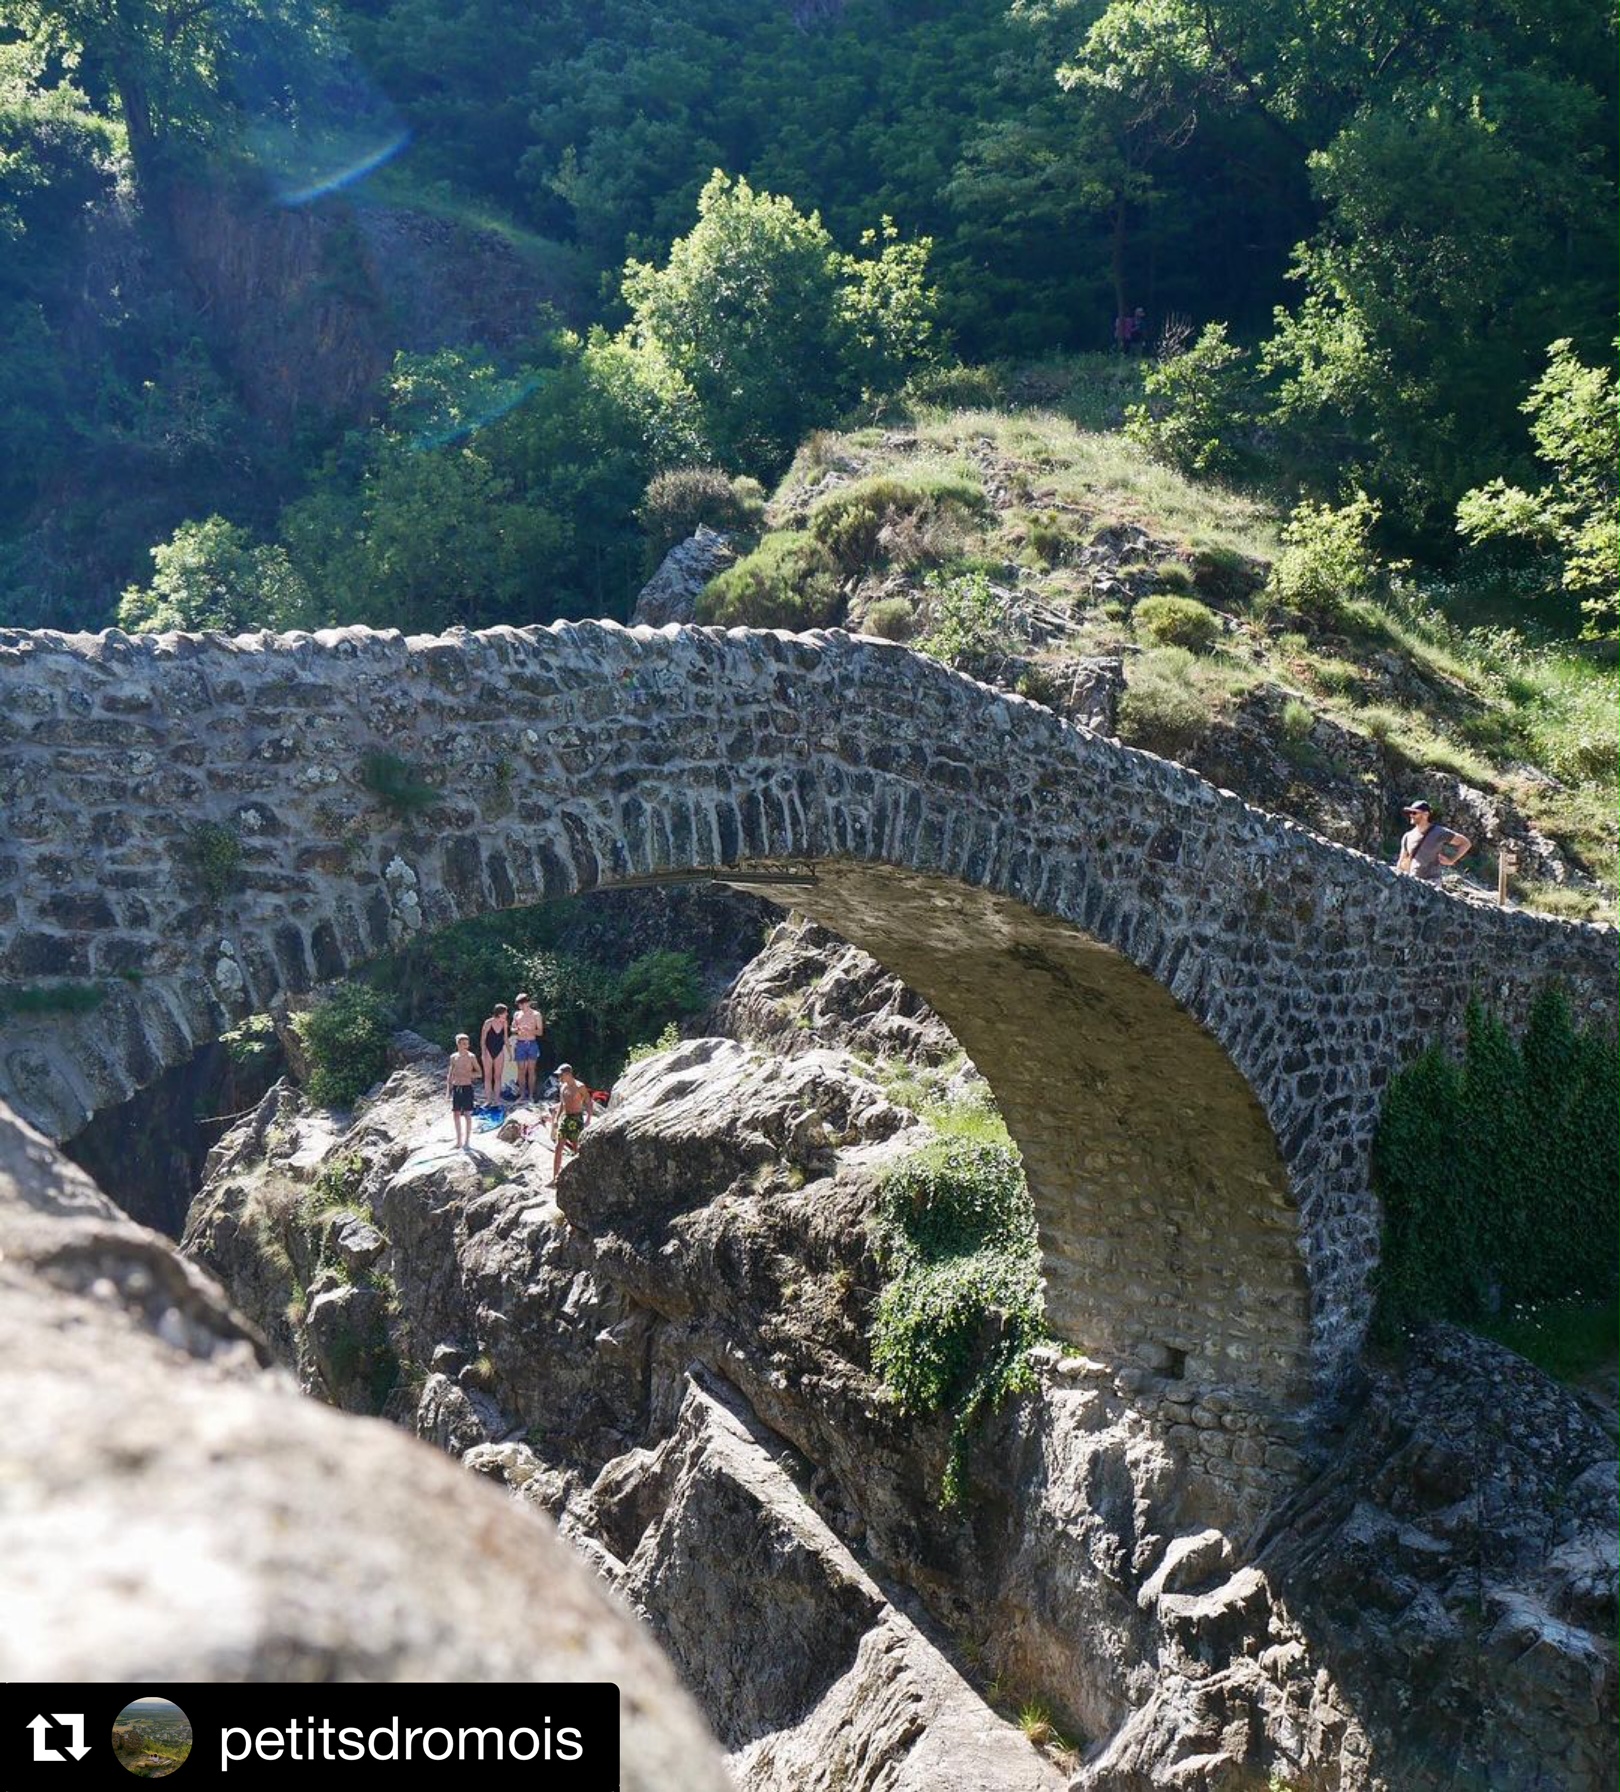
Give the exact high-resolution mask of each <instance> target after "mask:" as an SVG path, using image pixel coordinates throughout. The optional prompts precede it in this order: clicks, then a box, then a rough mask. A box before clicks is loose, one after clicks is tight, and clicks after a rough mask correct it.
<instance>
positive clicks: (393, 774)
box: [360, 751, 440, 820]
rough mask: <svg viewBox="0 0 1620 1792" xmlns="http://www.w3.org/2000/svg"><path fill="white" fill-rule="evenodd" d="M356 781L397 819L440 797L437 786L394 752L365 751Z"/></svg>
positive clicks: (431, 803) (429, 806)
mask: <svg viewBox="0 0 1620 1792" xmlns="http://www.w3.org/2000/svg"><path fill="white" fill-rule="evenodd" d="M360 782H361V784H362V786H363V787H364V788H365V789H367V790H369V791H370V792H371V794H372V795H373V796H374V797H375V798H376V799H377V801H378V802H379V803H381V804H382V806H383V807H384V808H385V809H386V810H387V811H388V812H389V814H390V815H394V816H397V817H398V818H399V819H401V820H404V819H405V818H407V817H408V816H412V815H419V814H420V813H421V812H422V811H423V810H424V809H431V808H432V807H433V805H434V804H435V803H436V802H438V801H439V797H440V791H439V787H438V786H437V785H436V784H433V783H431V782H430V781H429V780H428V779H427V778H425V777H423V775H422V773H421V771H420V770H419V769H418V768H417V767H416V766H414V765H412V764H411V763H410V762H409V761H408V760H405V759H401V758H400V756H399V755H398V754H397V753H386V752H381V751H379V752H374V753H367V754H366V756H365V758H364V759H362V760H361V761H360Z"/></svg>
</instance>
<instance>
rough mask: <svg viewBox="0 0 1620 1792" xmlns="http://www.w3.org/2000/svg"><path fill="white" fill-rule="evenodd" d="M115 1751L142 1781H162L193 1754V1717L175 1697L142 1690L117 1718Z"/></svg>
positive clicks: (114, 1729) (115, 1720)
mask: <svg viewBox="0 0 1620 1792" xmlns="http://www.w3.org/2000/svg"><path fill="white" fill-rule="evenodd" d="M112 1746H113V1753H114V1754H115V1755H116V1756H117V1757H118V1762H119V1765H120V1766H121V1767H124V1768H127V1769H128V1771H129V1772H131V1773H132V1774H134V1775H135V1777H136V1778H137V1779H141V1780H161V1779H165V1778H167V1776H168V1775H169V1774H171V1773H173V1772H175V1771H176V1769H178V1768H181V1767H184V1766H185V1764H186V1757H187V1756H188V1755H189V1754H190V1753H191V1719H190V1718H189V1717H187V1716H186V1714H185V1712H183V1711H182V1710H181V1709H180V1707H179V1706H178V1705H177V1704H175V1702H174V1701H173V1699H165V1698H164V1697H162V1696H161V1694H158V1693H142V1694H141V1696H140V1697H139V1698H138V1699H132V1700H131V1701H130V1702H129V1704H127V1705H126V1706H125V1707H124V1709H123V1710H122V1711H120V1712H119V1713H118V1715H117V1717H115V1718H114V1719H113V1727H112Z"/></svg>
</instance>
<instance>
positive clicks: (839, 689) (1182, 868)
mask: <svg viewBox="0 0 1620 1792" xmlns="http://www.w3.org/2000/svg"><path fill="white" fill-rule="evenodd" d="M377 752H386V753H390V754H393V755H396V756H397V757H399V758H400V759H403V760H406V761H408V762H410V763H411V764H412V765H413V766H415V767H417V768H419V770H420V771H421V772H422V773H423V774H425V775H426V776H427V777H428V778H429V779H431V780H432V781H433V782H434V783H435V784H437V785H438V787H439V790H440V795H439V797H438V799H437V800H436V801H435V802H434V803H433V804H432V806H431V807H429V808H427V809H425V810H423V811H422V812H421V813H420V814H418V815H416V816H415V817H413V818H409V819H403V820H402V819H399V818H397V817H395V816H394V815H392V814H390V813H389V811H388V810H387V809H386V808H384V807H383V806H381V805H379V803H378V801H377V800H376V798H375V797H374V796H373V795H372V794H371V793H370V792H369V791H368V789H367V787H366V785H365V783H364V782H363V780H362V777H361V765H362V761H363V760H364V759H365V757H366V756H367V755H368V753H377ZM0 805H3V807H0V815H3V821H4V826H3V834H0V977H3V978H4V980H5V981H6V983H8V984H9V985H11V986H12V990H13V993H15V990H16V988H17V987H18V986H21V987H23V988H27V989H34V988H38V987H41V986H48V985H54V984H58V983H61V982H67V983H69V984H73V983H94V984H96V985H97V986H98V987H99V989H100V991H101V994H102V999H101V1001H100V1004H99V1006H97V1007H95V1008H94V1009H93V1010H91V1011H89V1012H86V1013H82V1014H79V1013H72V1012H66V1011H57V1012H37V1011H34V1012H22V1011H20V1010H18V1008H17V1004H16V1003H15V1002H14V1003H13V1004H12V1006H13V1009H14V1012H13V1013H12V1015H11V1017H10V1019H9V1020H7V1021H6V1022H5V1025H4V1034H3V1038H0V1099H4V1100H5V1101H7V1102H9V1103H10V1104H11V1106H12V1107H14V1108H15V1109H16V1110H17V1111H18V1112H19V1113H21V1114H22V1115H23V1116H24V1117H25V1118H26V1119H28V1120H30V1121H32V1122H33V1123H34V1124H36V1125H37V1126H39V1127H40V1128H41V1129H42V1130H44V1131H45V1132H47V1133H49V1134H51V1135H53V1136H55V1137H56V1138H65V1137H67V1136H69V1135H71V1134H72V1133H74V1132H75V1131H76V1130H78V1128H79V1127H80V1126H82V1125H83V1124H84V1122H85V1121H86V1120H87V1119H88V1118H89V1116H90V1115H91V1114H92V1113H93V1112H94V1111H97V1110H99V1109H102V1108H104V1107H107V1106H109V1105H112V1104H114V1103H117V1102H119V1101H122V1100H124V1099H125V1098H126V1097H128V1096H129V1095H130V1094H131V1093H132V1092H133V1091H135V1090H137V1089H139V1088H141V1087H143V1086H144V1085H146V1084H148V1083H150V1082H151V1081H152V1080H154V1079H155V1078H156V1077H157V1076H158V1075H159V1074H160V1072H162V1071H163V1070H164V1069H165V1068H167V1067H168V1066H171V1065H173V1064H176V1063H178V1062H181V1061H183V1060H185V1059H186V1058H188V1057H189V1056H190V1054H192V1053H193V1052H194V1051H195V1050H196V1049H197V1047H198V1046H199V1045H200V1044H202V1043H203V1042H205V1041H208V1040H210V1039H212V1038H214V1037H216V1036H217V1034H218V1033H219V1032H220V1031H222V1030H223V1029H225V1028H227V1027H228V1026H230V1025H231V1024H232V1022H233V1021H234V1020H235V1019H236V1018H237V1017H239V1016H240V1015H242V1014H244V1013H246V1012H248V1011H250V1010H252V1009H259V1008H263V1007H265V1006H267V1005H269V1004H270V1003H271V1002H272V1000H273V999H274V998H276V997H277V996H278V995H280V994H283V993H284V992H290V991H298V990H300V989H303V988H305V987H307V986H308V985H309V984H310V983H312V982H313V981H316V980H319V979H323V978H327V977H332V976H335V975H337V974H339V973H341V972H343V971H344V970H345V969H347V968H350V967H354V966H358V965H359V964H360V963H362V962H363V961H365V960H367V959H369V958H371V957H374V956H375V955H377V954H378V953H379V952H382V951H384V950H386V949H387V948H388V947H390V946H391V945H393V944H395V943H397V942H398V941H399V940H401V939H402V938H403V937H405V936H406V935H407V934H408V933H410V932H412V931H414V930H415V929H417V928H419V927H423V926H436V925H439V924H441V923H444V922H448V921H451V920H455V919H458V918H463V917H466V916H470V915H474V914H480V913H485V912H488V911H492V910H498V909H506V908H511V907H514V906H518V905H522V904H528V903H533V902H536V901H539V900H542V899H545V898H553V897H561V896H568V895H572V894H575V893H577V892H582V891H588V890H592V889H600V888H605V887H609V886H612V885H615V884H621V883H625V882H630V881H633V880H637V879H647V878H656V877H657V876H659V875H660V874H671V873H683V872H709V871H713V872H715V873H716V874H718V875H719V876H721V877H722V878H723V877H724V874H725V873H726V871H727V870H739V871H740V870H745V869H746V870H747V871H748V872H749V873H750V875H751V877H752V878H754V879H758V880H762V881H761V882H760V883H759V885H758V887H761V888H762V889H763V891H764V893H765V894H767V895H775V896H776V897H777V898H778V899H780V900H782V901H784V902H786V903H790V904H792V905H793V906H795V907H797V908H799V909H801V910H803V911H804V912H806V913H808V914H809V915H811V916H812V917H813V918H814V919H816V920H818V921H820V922H822V923H824V924H826V925H827V926H829V927H832V928H833V929H835V930H836V931H837V932H839V933H841V934H843V935H844V936H845V937H846V938H848V939H850V940H852V941H854V942H855V943H857V944H859V945H861V946H863V947H865V948H866V949H867V950H868V951H870V952H871V953H872V954H873V955H874V956H875V957H876V958H878V959H879V960H880V961H881V962H882V963H884V964H885V965H886V966H887V967H888V968H889V969H891V970H893V971H894V972H896V973H897V974H898V975H899V976H901V977H902V978H904V979H905V981H906V982H908V983H909V984H911V985H912V986H913V987H914V988H915V989H917V990H918V991H919V993H921V994H922V995H923V996H924V997H926V998H927V1000H928V1001H930V1002H931V1003H932V1004H933V1005H934V1007H935V1008H936V1009H937V1010H938V1012H939V1013H940V1014H941V1016H942V1017H943V1018H944V1019H945V1020H946V1021H947V1022H948V1023H949V1025H950V1026H951V1027H952V1028H953V1029H954V1031H955V1032H956V1034H957V1036H958V1038H960V1039H961V1041H962V1043H963V1045H964V1046H965V1047H966V1048H967V1050H968V1052H969V1053H970V1055H971V1056H972V1057H973V1059H974V1060H975V1062H976V1063H977V1064H978V1065H979V1067H980V1068H981V1069H982V1070H983V1071H984V1073H985V1074H986V1076H987V1077H988V1079H989V1081H990V1083H991V1085H992V1087H993V1088H994V1090H995V1093H996V1096H997V1098H998V1100H999V1101H1000V1103H1001V1106H1002V1110H1003V1112H1004V1114H1005V1116H1006V1119H1007V1122H1008V1124H1009V1126H1010V1128H1011V1130H1012V1132H1013V1134H1014V1136H1015V1137H1016V1139H1017V1140H1018V1142H1019V1144H1020V1146H1021V1147H1022V1150H1023V1153H1024V1157H1025V1160H1026V1165H1027V1168H1028V1173H1029V1180H1030V1185H1031V1189H1032V1192H1033V1194H1034V1199H1035V1205H1036V1209H1037V1213H1038V1217H1039V1224H1040V1233H1041V1239H1042V1244H1043V1249H1044V1252H1045V1262H1046V1273H1047V1281H1048V1305H1049V1312H1050V1316H1051V1319H1052V1323H1053V1325H1054V1329H1055V1330H1056V1331H1057V1333H1058V1334H1059V1335H1060V1336H1062V1337H1066V1338H1068V1339H1070V1340H1072V1342H1073V1343H1074V1344H1076V1345H1077V1346H1079V1347H1080V1348H1081V1349H1083V1350H1085V1351H1086V1352H1088V1353H1089V1354H1091V1355H1092V1356H1095V1357H1099V1358H1102V1359H1103V1360H1105V1361H1110V1362H1115V1363H1118V1362H1120V1361H1123V1360H1129V1359H1134V1360H1135V1361H1136V1363H1137V1364H1138V1365H1139V1366H1140V1367H1141V1369H1142V1370H1144V1371H1146V1372H1147V1373H1148V1374H1150V1375H1151V1376H1153V1377H1154V1378H1155V1383H1154V1385H1155V1386H1158V1387H1160V1388H1161V1389H1163V1390H1167V1391H1168V1392H1169V1394H1170V1395H1171V1397H1172V1398H1174V1397H1175V1392H1176V1390H1175V1386H1174V1384H1175V1383H1177V1382H1178V1381H1180V1382H1181V1383H1183V1391H1182V1394H1181V1398H1182V1399H1186V1398H1187V1394H1186V1391H1185V1390H1186V1389H1187V1388H1203V1389H1208V1388H1211V1387H1215V1386H1224V1387H1228V1388H1235V1389H1238V1390H1240V1391H1242V1392H1243V1394H1244V1397H1245V1398H1247V1399H1249V1400H1251V1401H1253V1402H1255V1403H1258V1404H1259V1405H1260V1406H1261V1407H1264V1408H1266V1409H1268V1410H1273V1411H1284V1412H1286V1411H1287V1410H1288V1409H1290V1408H1299V1407H1302V1406H1304V1405H1305V1404H1306V1403H1308V1402H1309V1401H1310V1400H1311V1398H1312V1397H1313V1395H1314V1394H1317V1393H1320V1392H1323V1391H1330V1390H1331V1389H1332V1388H1333V1386H1334V1385H1335V1384H1336V1383H1337V1382H1338V1380H1339V1379H1340V1378H1341V1377H1342V1375H1343V1373H1344V1371H1345V1369H1346V1368H1347V1366H1348V1364H1349V1363H1350V1361H1351V1360H1352V1358H1353V1356H1354V1353H1355V1351H1356V1349H1357V1347H1358V1345H1359V1343H1360V1340H1361V1336H1362V1333H1363V1331H1364V1328H1365V1323H1366V1317H1367V1305H1368V1286H1369V1275H1370V1272H1371V1270H1372V1269H1373V1266H1374V1263H1375V1258H1376V1253H1377V1245H1378V1215H1377V1211H1376V1203H1375V1201H1374V1199H1373V1197H1372V1195H1371V1194H1370V1192H1369V1188H1368V1156H1369V1147H1370V1143H1371V1139H1372V1134H1373V1130H1374V1127H1375V1124H1376V1120H1377V1114H1378V1107H1379V1101H1380V1094H1381V1091H1382V1089H1383V1087H1384V1085H1385V1083H1386V1081H1387V1080H1388V1078H1389V1076H1390V1074H1391V1072H1392V1071H1393V1070H1394V1069H1396V1068H1397V1067H1398V1066H1399V1065H1400V1064H1401V1063H1402V1062H1403V1061H1404V1060H1406V1059H1407V1058H1408V1057H1410V1056H1411V1055H1412V1054H1413V1053H1415V1052H1416V1051H1417V1050H1418V1049H1419V1048H1420V1047H1421V1046H1422V1045H1424V1044H1425V1043H1427V1042H1428V1041H1430V1040H1431V1039H1433V1038H1435V1037H1436V1036H1437V1035H1440V1034H1443V1033H1445V1032H1447V1031H1448V1030H1454V1029H1455V1028H1456V1026H1457V1023H1458V1021H1459V1018H1460V1015H1461V1011H1462V1008H1463V1005H1464V1003H1465V1002H1466V999H1467V997H1468V994H1469V992H1470V990H1477V991H1479V992H1480V993H1481V994H1482V995H1484V996H1486V997H1487V998H1489V999H1490V1000H1491V1001H1493V1002H1495V1003H1497V1004H1499V1005H1501V1006H1502V1007H1503V1008H1505V1009H1506V1010H1507V1011H1509V1012H1514V1011H1522V1009H1523V1007H1524V1006H1525V1004H1526V1003H1527V1002H1528V1000H1529V999H1530V997H1531V995H1532V994H1533V992H1534V990H1535V988H1536V987H1537V986H1538V985H1539V984H1541V983H1542V982H1543V980H1545V979H1547V978H1549V977H1559V978H1562V979H1564V980H1566V981H1567V983H1568V985H1569V986H1570V988H1571V989H1572V991H1573V992H1574V995H1575V999H1576V1005H1577V1007H1578V1008H1582V1009H1583V1010H1584V1011H1585V1012H1587V1013H1589V1014H1590V1013H1601V1014H1603V1015H1604V1016H1606V1017H1608V1018H1610V1019H1612V1015H1613V1009H1614V997H1615V961H1616V954H1615V935H1614V932H1613V930H1612V929H1607V928H1595V927H1585V926H1575V925H1569V924H1564V923H1559V922H1555V921H1550V920H1546V919H1542V918H1538V917H1536V916H1532V915H1528V914H1521V913H1513V912H1506V913H1503V912H1497V911H1495V910H1491V909H1483V908H1480V907H1476V906H1471V905H1465V904H1463V903H1461V902H1458V901H1456V900H1455V899H1452V898H1449V897H1446V896H1444V895H1442V894H1440V893H1438V892H1436V891H1434V890H1431V889H1428V888H1425V887H1423V886H1421V885H1419V884H1417V883H1414V882H1412V881H1410V880H1407V879H1399V878H1396V877H1395V876H1394V875H1393V874H1392V873H1391V872H1390V871H1389V870H1388V869H1387V868H1386V867H1383V866H1380V865H1378V864H1376V863H1375V862H1373V861H1372V860H1370V859H1368V858H1366V857H1365V856H1363V855H1361V854H1359V853H1355V852H1350V851H1347V850H1344V849H1342V848H1340V847H1337V846H1334V845H1332V844H1330V843H1328V842H1327V841H1324V840H1322V839H1319V838H1317V837H1316V836H1314V835H1312V834H1310V833H1308V832H1306V831H1304V830H1303V829H1300V828H1298V827H1295V826H1293V825H1291V824H1289V823H1287V822H1284V821H1280V820H1277V819H1275V818H1274V817H1271V816H1269V815H1266V814H1263V813H1261V812H1259V811H1257V810H1255V809H1252V808H1249V807H1248V806H1246V805H1245V804H1244V803H1242V802H1241V801H1239V800H1238V799H1237V798H1236V797H1234V796H1232V795H1230V794H1228V793H1224V792H1221V791H1218V790H1216V789H1214V788H1213V787H1212V786H1211V785H1209V784H1208V783H1206V782H1204V781H1203V780H1202V779H1200V778H1198V777H1197V776H1195V775H1194V774H1193V773H1191V772H1189V771H1186V770H1184V769H1183V768H1182V767H1180V766H1177V765H1173V764H1170V763H1167V762H1166V761H1163V760H1160V759H1157V758H1154V757H1153V756H1152V755H1150V754H1146V753H1141V752H1135V751H1132V750H1129V749H1127V748H1124V747H1121V746H1119V745H1117V744H1116V743H1113V742H1111V741H1108V740H1105V739H1102V738H1100V737H1097V736H1094V735H1091V734H1088V733H1086V732H1085V731H1084V730H1081V729H1077V728H1075V727H1073V726H1071V725H1069V724H1066V723H1064V722H1062V721H1060V720H1059V719H1058V718H1057V717H1056V716H1054V715H1052V714H1051V713H1050V712H1049V711H1047V710H1045V709H1043V708H1041V707H1039V706H1037V705H1034V704H1030V703H1026V702H1024V701H1022V700H1020V699H1018V698H1015V697H1009V696H1006V695H1003V694H999V693H997V692H995V691H992V690H989V689H986V688H985V687H984V686H981V685H978V684H975V683H973V682H972V681H970V680H968V679H966V678H963V677H960V676H957V675H955V674H953V673H951V672H948V671H946V670H945V669H943V668H942V667H940V666H938V665H936V664H933V663H931V662H930V661H928V660H925V659H922V658H919V657H918V656H916V655H914V654H912V653H909V652H907V651H905V650H904V649H902V648H899V647H895V646H892V645H889V644H887V643H883V642H876V641H870V640H864V639H854V638H851V637H849V636H846V635H843V634H838V633H827V634H812V635H807V636H788V635H784V634H776V633H763V632H748V631H742V630H735V631H731V632H729V633H723V632H719V631H713V630H704V629H678V628H673V627H671V628H668V629H664V630H662V631H657V632H654V631H651V630H647V629H636V630H626V629H622V628H619V627H616V626H614V625H611V624H577V625H556V626H554V627H552V628H550V629H524V630H515V629H494V630H490V631H488V632H487V633H483V634H476V635H474V634H468V633H466V632H457V633H454V634H451V635H447V636H445V637H442V638H427V637H420V638H411V639H406V638H403V637H402V636H400V635H398V634H396V633H375V632H372V631H369V630H365V629H358V628H356V629H342V630H333V631H326V632H322V633H320V634H317V635H314V636H307V635H294V636H284V637H280V638H273V637H270V636H268V635H264V636H244V637H241V638H238V639H236V640H234V641H228V640H225V639H223V638H220V637H217V636H207V637H194V636H184V635H166V636H160V637H156V638H151V637H147V638H137V639H131V638H128V637H125V636H123V635H120V634H118V633H117V632H110V633H107V634H103V635H100V636H94V637H91V636H63V635H57V634H48V633H43V634H34V633H20V632H6V633H0ZM202 824H208V825H209V826H210V827H211V828H213V829H216V830H217V829H224V830H229V832H230V833H232V834H234V835H235V836H236V837H237V838H238V839H239V840H240V842H241V861H240V865H239V867H238V868H237V870H236V872H235V874H234V876H233V877H231V878H230V880H229V884H230V887H229V888H227V889H224V890H223V891H219V892H215V893H210V890H209V888H208V879H207V877H206V875H205V874H204V872H203V871H202V870H201V869H200V868H199V865H198V863H197V856H198V855H197V847H198V844H199V841H200V840H201V839H202V838H203V836H202V835H200V834H199V833H198V829H199V827H200V826H201V825H202ZM218 838H219V836H218V835H217V834H216V835H215V839H216V841H217V840H218ZM773 878H777V879H779V881H778V882H776V883H773V882H772V879H773ZM217 881H218V880H216V882H217ZM24 1006H26V1003H25V1004H24ZM1217 1441H1219V1440H1217Z"/></svg>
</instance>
